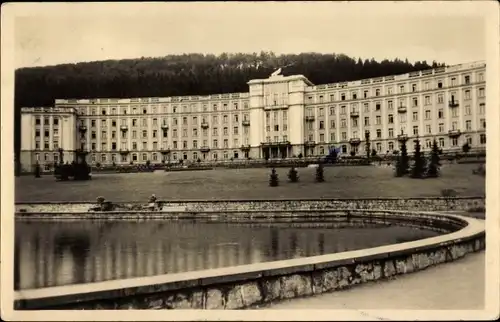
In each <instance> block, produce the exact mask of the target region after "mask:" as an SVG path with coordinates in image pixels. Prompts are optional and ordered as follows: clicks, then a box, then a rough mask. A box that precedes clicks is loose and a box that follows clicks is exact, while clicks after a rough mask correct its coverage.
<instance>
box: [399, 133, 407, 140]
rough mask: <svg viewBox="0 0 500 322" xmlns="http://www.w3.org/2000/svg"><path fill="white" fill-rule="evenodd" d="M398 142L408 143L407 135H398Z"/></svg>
mask: <svg viewBox="0 0 500 322" xmlns="http://www.w3.org/2000/svg"><path fill="white" fill-rule="evenodd" d="M398 141H408V135H406V134H399V135H398Z"/></svg>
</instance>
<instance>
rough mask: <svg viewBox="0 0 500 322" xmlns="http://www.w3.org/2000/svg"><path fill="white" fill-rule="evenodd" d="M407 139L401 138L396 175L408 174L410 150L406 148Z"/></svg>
mask: <svg viewBox="0 0 500 322" xmlns="http://www.w3.org/2000/svg"><path fill="white" fill-rule="evenodd" d="M406 141H407V140H406V139H401V140H400V142H401V148H400V150H401V152H400V153H399V156H398V159H397V162H396V177H403V176H405V175H407V174H408V168H409V163H410V162H409V158H408V151H407V150H406Z"/></svg>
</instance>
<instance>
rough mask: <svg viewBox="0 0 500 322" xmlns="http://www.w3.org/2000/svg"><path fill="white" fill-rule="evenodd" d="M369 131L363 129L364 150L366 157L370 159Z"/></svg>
mask: <svg viewBox="0 0 500 322" xmlns="http://www.w3.org/2000/svg"><path fill="white" fill-rule="evenodd" d="M370 146H371V144H370V131H365V150H366V158H367V159H370V152H371V150H370Z"/></svg>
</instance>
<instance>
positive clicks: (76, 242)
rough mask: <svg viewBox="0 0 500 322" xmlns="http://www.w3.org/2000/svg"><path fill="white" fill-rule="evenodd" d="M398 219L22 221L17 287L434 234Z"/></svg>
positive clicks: (295, 254) (295, 255)
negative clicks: (382, 221) (383, 221)
mask: <svg viewBox="0 0 500 322" xmlns="http://www.w3.org/2000/svg"><path fill="white" fill-rule="evenodd" d="M439 234H440V233H438V232H435V231H432V230H427V229H417V228H411V227H405V226H398V225H397V224H392V225H391V224H370V223H356V222H345V223H339V222H336V223H328V222H321V223H307V222H302V223H300V222H297V223H264V224H242V223H238V224H233V223H210V222H206V223H200V222H197V223H194V222H186V221H184V222H183V221H154V220H151V221H140V222H135V221H116V222H109V221H70V222H42V221H19V222H16V234H15V240H16V242H15V260H14V262H15V265H14V266H15V267H14V273H15V277H14V284H15V288H16V289H33V288H42V287H51V286H59V285H69V284H78V283H91V282H99V281H105V280H114V279H124V278H132V277H141V276H151V275H159V274H169V273H179V272H187V271H195V270H204V269H211V268H219V267H227V266H236V265H245V264H251V263H259V262H267V261H275V260H283V259H292V258H298V257H305V256H316V255H323V254H331V253H338V252H345V251H351V250H358V249H363V248H371V247H377V246H382V245H388V244H394V243H401V242H407V241H412V240H417V239H423V238H428V237H434V236H437V235H439Z"/></svg>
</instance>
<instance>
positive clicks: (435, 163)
mask: <svg viewBox="0 0 500 322" xmlns="http://www.w3.org/2000/svg"><path fill="white" fill-rule="evenodd" d="M439 161H440V159H439V148H438V145H437V142H436V140H434V142H432V151H431V157H430V160H429V166H428V168H427V177H429V178H437V177H439V168H440V166H441V163H440V162H439Z"/></svg>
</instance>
